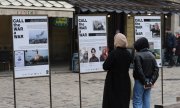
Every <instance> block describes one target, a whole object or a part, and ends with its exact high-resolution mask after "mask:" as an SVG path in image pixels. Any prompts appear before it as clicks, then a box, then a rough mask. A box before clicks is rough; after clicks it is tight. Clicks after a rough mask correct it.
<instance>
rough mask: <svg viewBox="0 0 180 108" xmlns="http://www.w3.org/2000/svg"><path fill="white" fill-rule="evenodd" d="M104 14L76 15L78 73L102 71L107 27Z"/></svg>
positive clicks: (105, 54) (105, 50)
mask: <svg viewBox="0 0 180 108" xmlns="http://www.w3.org/2000/svg"><path fill="white" fill-rule="evenodd" d="M106 23H107V22H106V15H104V16H99V15H97V16H78V37H79V61H80V73H87V72H98V71H104V70H103V68H102V64H103V63H104V60H105V59H106V57H107V27H106Z"/></svg>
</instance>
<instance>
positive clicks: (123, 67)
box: [102, 33, 132, 108]
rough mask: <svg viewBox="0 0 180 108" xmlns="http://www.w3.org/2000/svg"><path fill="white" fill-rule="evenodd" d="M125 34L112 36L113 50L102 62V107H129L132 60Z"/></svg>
mask: <svg viewBox="0 0 180 108" xmlns="http://www.w3.org/2000/svg"><path fill="white" fill-rule="evenodd" d="M127 46H128V43H127V39H126V37H125V35H123V34H121V33H117V34H116V35H115V36H114V50H112V51H111V53H110V54H109V55H108V57H107V59H106V60H105V62H104V64H103V69H104V70H107V76H106V79H105V86H104V95H103V106H102V107H103V108H129V103H130V89H131V85H130V77H129V67H130V64H131V61H132V56H131V54H130V52H129V51H128V50H127V49H126V48H127Z"/></svg>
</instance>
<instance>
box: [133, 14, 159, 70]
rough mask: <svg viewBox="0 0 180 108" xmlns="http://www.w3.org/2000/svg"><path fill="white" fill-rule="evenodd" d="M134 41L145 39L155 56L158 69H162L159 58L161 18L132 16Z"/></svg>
mask: <svg viewBox="0 0 180 108" xmlns="http://www.w3.org/2000/svg"><path fill="white" fill-rule="evenodd" d="M134 28H135V40H137V39H139V38H141V37H146V38H147V39H148V41H149V46H150V48H149V49H150V50H151V51H152V52H153V53H154V54H155V55H156V56H155V57H156V61H157V64H158V66H159V67H162V56H161V49H162V48H161V47H162V46H161V17H160V16H134Z"/></svg>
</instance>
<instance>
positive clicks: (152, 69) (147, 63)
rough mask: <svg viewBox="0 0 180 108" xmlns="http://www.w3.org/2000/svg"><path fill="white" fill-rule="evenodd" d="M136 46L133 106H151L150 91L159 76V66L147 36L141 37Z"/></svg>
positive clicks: (135, 107)
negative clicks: (150, 48)
mask: <svg viewBox="0 0 180 108" xmlns="http://www.w3.org/2000/svg"><path fill="white" fill-rule="evenodd" d="M134 48H135V50H136V53H135V57H134V69H133V77H134V80H135V81H134V82H135V83H134V89H133V108H150V92H151V88H152V86H153V85H154V83H155V82H156V80H157V78H158V76H159V73H158V72H159V68H158V65H157V62H156V59H155V56H154V55H153V53H152V52H151V51H149V50H148V49H149V42H148V40H147V39H146V38H144V37H142V38H139V39H138V40H137V41H136V42H135V43H134Z"/></svg>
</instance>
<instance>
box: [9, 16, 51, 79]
mask: <svg viewBox="0 0 180 108" xmlns="http://www.w3.org/2000/svg"><path fill="white" fill-rule="evenodd" d="M12 36H13V49H14V75H15V78H23V77H37V76H48V75H49V49H48V17H47V16H12Z"/></svg>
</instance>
